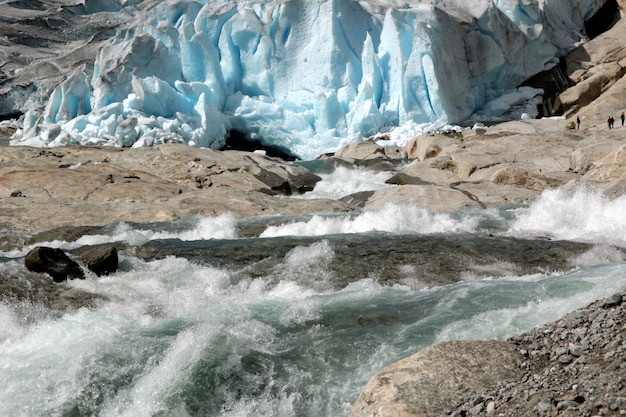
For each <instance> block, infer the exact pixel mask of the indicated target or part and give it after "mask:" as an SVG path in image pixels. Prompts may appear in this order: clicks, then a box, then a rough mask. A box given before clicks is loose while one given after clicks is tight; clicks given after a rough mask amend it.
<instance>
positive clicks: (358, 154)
mask: <svg viewBox="0 0 626 417" xmlns="http://www.w3.org/2000/svg"><path fill="white" fill-rule="evenodd" d="M334 156H336V157H339V158H351V159H361V160H363V159H376V158H388V156H387V155H386V152H385V147H383V146H381V145H379V144H377V143H376V142H373V141H371V140H365V141H362V142H357V143H351V144H349V145H346V146H344V147H343V148H341V149H339V150H338V151H337V152H335V154H334Z"/></svg>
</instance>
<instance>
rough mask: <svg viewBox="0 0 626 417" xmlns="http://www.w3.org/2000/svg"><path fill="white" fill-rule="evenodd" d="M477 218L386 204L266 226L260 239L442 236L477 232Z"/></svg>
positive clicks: (410, 206)
mask: <svg viewBox="0 0 626 417" xmlns="http://www.w3.org/2000/svg"><path fill="white" fill-rule="evenodd" d="M479 220H480V219H479V218H478V217H474V216H468V217H463V218H461V219H455V218H454V217H453V216H452V215H450V214H447V213H430V212H428V211H427V210H425V209H422V208H419V207H415V206H412V205H396V204H386V205H385V206H384V207H383V208H382V209H380V210H367V211H364V212H363V213H361V214H359V215H356V216H320V215H316V216H313V217H312V218H311V219H310V220H308V221H305V222H292V223H288V224H283V225H279V226H269V227H268V228H267V229H265V231H264V232H263V233H261V235H260V236H261V237H276V236H321V235H332V234H342V233H367V232H388V233H396V234H405V233H424V234H427V233H443V232H471V231H474V230H476V227H477V226H478V223H479Z"/></svg>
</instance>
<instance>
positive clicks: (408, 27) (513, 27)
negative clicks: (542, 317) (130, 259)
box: [12, 0, 604, 159]
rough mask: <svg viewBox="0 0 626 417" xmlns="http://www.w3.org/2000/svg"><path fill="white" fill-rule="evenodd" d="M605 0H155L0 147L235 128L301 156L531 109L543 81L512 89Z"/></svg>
mask: <svg viewBox="0 0 626 417" xmlns="http://www.w3.org/2000/svg"><path fill="white" fill-rule="evenodd" d="M603 3H604V0H407V1H393V0H387V1H383V0H368V1H366V0H361V1H353V0H274V1H264V0H256V1H239V2H235V1H225V0H224V1H219V0H214V1H211V0H204V1H200V0H198V1H193V0H169V1H166V2H163V3H162V5H160V6H159V7H157V8H154V9H152V10H151V12H150V13H149V14H147V15H143V16H141V17H140V18H137V22H136V26H134V27H130V28H129V29H127V30H124V31H121V32H120V33H119V34H118V36H117V37H115V38H114V39H113V40H112V41H111V42H110V43H108V44H107V45H106V46H105V47H104V48H102V50H101V51H100V53H99V55H98V57H97V59H96V60H95V63H94V72H93V74H92V75H91V76H89V75H87V74H86V71H85V70H84V68H77V69H76V71H75V72H74V73H73V74H72V76H71V77H69V78H68V79H67V80H66V81H65V82H63V83H62V84H61V85H59V86H58V88H57V89H56V90H55V91H54V92H53V93H52V95H51V96H50V98H49V100H48V102H47V103H46V105H45V107H43V108H44V110H41V109H40V107H38V106H33V108H32V109H31V110H29V111H28V113H27V114H26V117H25V120H24V126H23V129H21V130H19V131H18V132H17V134H16V135H15V136H14V138H13V140H12V143H13V144H24V145H34V146H59V145H63V144H67V143H80V144H98V145H114V146H151V145H154V144H159V143H165V142H184V143H188V144H189V145H193V146H200V147H211V148H221V147H222V146H223V145H224V143H225V139H226V137H227V135H228V132H229V131H231V130H237V131H239V132H242V133H243V134H244V135H246V136H247V137H248V138H249V139H251V140H258V141H261V142H262V143H264V144H265V145H272V146H278V147H282V148H285V149H288V150H289V151H290V152H292V153H293V154H294V155H296V156H298V157H300V158H303V159H311V158H314V157H316V156H318V155H320V154H322V153H325V152H331V151H334V150H336V149H338V148H339V147H341V146H343V145H346V144H348V143H351V142H355V141H359V140H361V139H363V138H365V137H368V136H371V135H374V134H376V133H378V132H380V131H383V130H389V129H390V128H393V127H403V129H404V131H405V132H406V134H407V135H409V134H411V133H417V132H419V131H423V130H428V129H436V128H438V127H442V126H446V125H451V124H473V123H474V122H476V121H480V120H484V119H485V118H494V117H511V118H515V117H521V114H524V117H529V115H530V117H532V116H533V112H535V113H534V114H536V106H535V104H536V103H537V100H538V99H537V96H539V95H541V93H542V91H541V90H536V89H532V88H528V87H525V88H518V86H519V85H520V84H521V83H522V82H523V81H525V80H526V79H528V78H529V77H531V76H532V75H534V74H536V73H538V72H540V71H542V70H545V69H549V68H550V67H552V66H554V65H556V63H558V60H559V57H562V56H563V55H564V54H566V53H567V52H568V51H570V50H572V49H573V48H575V47H576V46H577V45H579V44H580V43H581V42H584V41H585V33H584V21H585V20H586V19H588V18H590V17H591V16H592V15H593V14H594V13H595V12H596V11H597V10H598V9H599V8H600V7H601V6H602V4H603ZM512 108H513V109H517V110H515V111H513V112H511V113H509V114H508V115H507V112H508V111H509V110H510V109H512ZM503 115H506V116H503ZM407 126H409V127H410V128H407ZM396 136H397V135H396Z"/></svg>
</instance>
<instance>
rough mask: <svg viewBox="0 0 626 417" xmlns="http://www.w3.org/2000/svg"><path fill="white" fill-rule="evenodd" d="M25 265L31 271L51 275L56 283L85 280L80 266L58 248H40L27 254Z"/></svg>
mask: <svg viewBox="0 0 626 417" xmlns="http://www.w3.org/2000/svg"><path fill="white" fill-rule="evenodd" d="M24 265H25V266H26V268H27V269H28V270H29V271H32V272H44V273H46V274H48V275H50V276H51V277H52V279H53V280H54V281H55V282H63V281H66V280H67V279H68V278H69V279H73V278H80V279H84V278H85V276H84V274H83V271H82V269H81V268H80V265H78V263H76V262H75V261H74V260H72V259H71V258H70V257H69V256H67V255H66V254H65V252H63V251H62V250H61V249H57V248H49V247H45V246H38V247H36V248H34V249H32V250H31V251H30V252H28V253H27V254H26V257H25V258H24Z"/></svg>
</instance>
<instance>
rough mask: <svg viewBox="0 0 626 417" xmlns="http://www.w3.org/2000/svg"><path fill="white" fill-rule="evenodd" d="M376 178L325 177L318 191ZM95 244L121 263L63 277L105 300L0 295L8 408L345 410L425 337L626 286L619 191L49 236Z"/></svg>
mask: <svg viewBox="0 0 626 417" xmlns="http://www.w3.org/2000/svg"><path fill="white" fill-rule="evenodd" d="M381 181H384V179H381V178H380V177H379V174H373V173H370V172H367V171H358V172H349V171H345V172H343V171H336V172H335V173H333V174H332V175H327V176H326V177H325V182H323V183H322V184H320V187H319V190H316V192H317V193H321V194H320V195H322V194H324V193H326V194H327V195H324V196H331V195H328V193H331V194H332V192H333V191H335V192H338V193H340V194H348V193H350V192H354V191H358V190H361V189H371V188H372V187H374V188H376V187H379V186H383V185H382V183H381ZM325 185H326V187H325ZM314 195H315V194H314ZM105 242H123V243H124V244H125V245H128V246H130V247H132V248H133V250H132V251H130V250H127V251H125V252H123V254H122V255H121V257H120V271H119V272H117V273H115V274H112V275H110V276H107V277H99V278H98V277H95V276H92V275H89V276H88V277H87V279H85V280H74V281H71V282H69V283H67V284H63V285H69V286H72V287H75V288H78V289H82V290H85V291H89V292H93V293H97V294H100V295H102V296H104V297H106V299H107V300H108V301H103V302H100V303H98V305H97V306H96V307H93V308H82V309H79V310H78V311H70V312H65V313H58V312H55V311H51V310H48V309H47V308H45V307H42V306H41V305H36V304H32V303H27V302H23V301H22V302H17V301H9V300H6V299H5V300H4V301H2V302H1V303H0V381H1V383H0V415H1V416H2V417H13V416H16V417H17V416H24V417H43V416H65V417H79V416H99V417H105V416H106V417H109V416H110V417H120V416H128V417H131V416H132V417H148V416H155V417H156V416H158V417H165V416H168V417H169V416H172V417H178V416H180V417H183V416H185V417H186V416H194V417H196V416H228V417H234V416H250V417H257V416H272V417H280V416H293V417H305V416H311V417H321V416H326V417H340V416H347V415H348V413H349V410H350V407H351V405H352V404H353V403H354V401H355V400H356V398H357V397H358V395H359V393H360V392H361V390H362V389H363V388H364V387H365V385H366V383H367V381H368V380H369V379H370V378H371V377H372V376H374V375H375V374H376V373H377V372H378V371H379V370H380V369H381V368H383V367H384V366H386V365H389V364H391V363H393V362H395V361H397V360H399V359H401V358H403V357H406V356H408V355H411V354H413V353H415V352H417V351H418V350H420V349H422V348H424V347H426V346H429V345H431V344H433V343H437V342H441V341H445V340H452V339H473V340H476V339H505V338H507V337H509V336H512V335H514V334H517V333H521V332H524V331H526V330H528V329H530V328H532V327H534V326H537V325H540V324H543V323H547V322H550V321H553V320H555V319H558V318H559V317H561V316H563V315H564V314H566V313H567V312H569V311H571V310H574V309H576V308H579V307H582V306H584V305H585V304H587V303H589V302H591V301H593V300H596V299H599V298H602V297H606V296H609V295H611V294H613V293H615V292H617V291H623V290H624V289H626V262H625V259H626V255H625V251H626V197H621V198H619V199H617V200H612V201H609V200H606V199H604V198H603V197H602V196H601V195H599V194H597V193H594V192H591V191H589V190H585V189H579V190H577V191H575V192H573V193H571V192H570V193H568V192H565V191H563V190H552V191H547V192H545V193H544V194H543V195H542V196H541V197H540V198H539V199H538V200H537V201H535V202H534V203H532V204H531V205H530V206H515V207H514V206H511V207H501V208H498V209H487V210H481V211H466V212H455V213H429V212H426V211H424V210H421V209H417V208H415V207H408V206H393V205H389V206H387V207H385V208H384V209H382V210H379V211H369V212H364V213H361V214H353V215H347V214H343V215H337V214H335V215H328V216H324V215H316V216H298V217H286V216H275V217H267V218H255V219H249V220H246V221H236V220H234V219H233V217H232V216H230V215H223V216H219V217H216V218H207V217H203V218H200V217H197V218H192V219H187V220H185V221H178V222H171V223H158V224H142V225H131V224H125V223H120V224H114V225H110V226H109V227H107V228H105V229H103V233H102V234H99V235H93V236H84V237H82V238H81V239H80V240H78V241H77V242H61V241H55V242H47V243H46V245H48V246H56V247H61V248H64V249H67V250H71V249H73V248H77V247H80V246H84V245H90V244H98V243H105ZM29 249H30V247H25V248H20V249H18V250H14V251H9V252H5V253H1V254H0V255H2V258H1V259H2V263H0V274H1V275H0V276H20V275H26V274H27V273H28V272H27V271H26V270H25V268H24V266H23V264H24V261H23V257H24V255H25V253H26V252H27V251H28V250H29Z"/></svg>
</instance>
